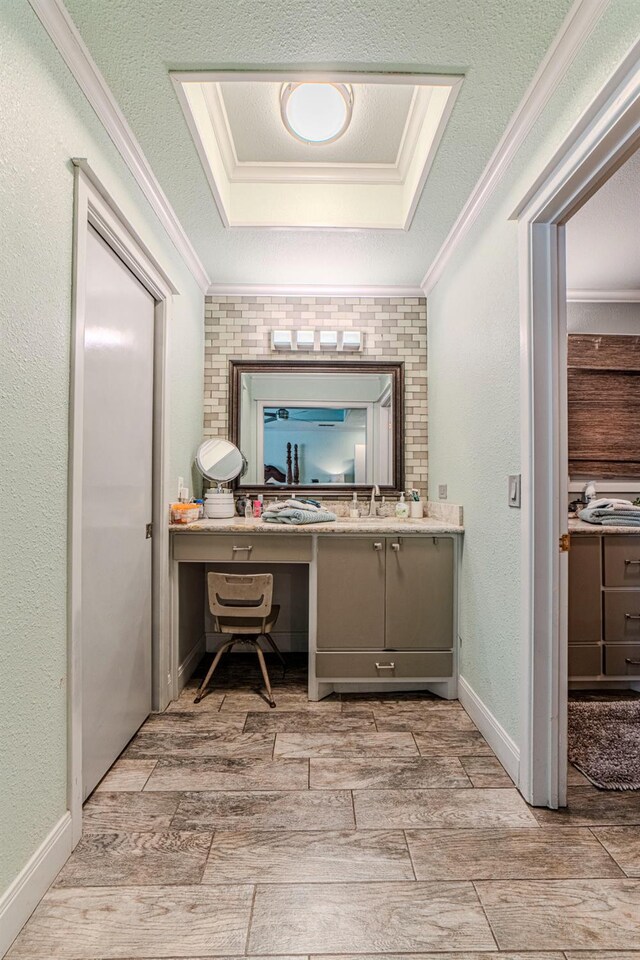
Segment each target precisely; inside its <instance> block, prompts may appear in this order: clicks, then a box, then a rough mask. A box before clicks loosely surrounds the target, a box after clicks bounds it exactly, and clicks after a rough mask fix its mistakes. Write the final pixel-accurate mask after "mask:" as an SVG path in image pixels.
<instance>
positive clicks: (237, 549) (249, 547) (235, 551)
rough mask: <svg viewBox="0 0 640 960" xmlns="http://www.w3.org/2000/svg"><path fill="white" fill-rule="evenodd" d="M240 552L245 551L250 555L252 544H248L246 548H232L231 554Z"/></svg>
mask: <svg viewBox="0 0 640 960" xmlns="http://www.w3.org/2000/svg"><path fill="white" fill-rule="evenodd" d="M240 550H246V551H247V553H251V551H252V550H253V545H252V544H249V546H248V547H233V551H232V552H233V553H237V552H238V551H240Z"/></svg>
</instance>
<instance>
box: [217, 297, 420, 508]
mask: <svg viewBox="0 0 640 960" xmlns="http://www.w3.org/2000/svg"><path fill="white" fill-rule="evenodd" d="M277 327H283V328H285V329H289V330H297V329H300V328H307V327H309V328H312V327H313V328H316V329H317V328H320V327H325V328H327V329H331V330H345V329H355V330H361V331H362V332H363V334H364V349H363V351H362V353H347V354H345V353H341V352H335V353H334V352H327V351H322V353H319V352H316V353H298V352H294V353H288V352H278V353H277V354H275V353H274V352H273V351H272V350H271V331H272V330H273V329H274V328H277ZM314 357H315V358H316V359H320V358H322V359H323V360H329V359H333V360H336V361H338V362H339V361H341V360H351V361H353V360H354V359H355V360H357V359H358V358H360V359H362V360H396V361H397V360H402V361H404V365H405V486H406V487H407V488H409V487H412V486H414V487H417V488H418V489H419V490H420V493H421V496H422V497H423V498H424V499H426V496H427V313H426V301H425V300H424V299H422V298H418V297H404V298H402V297H389V298H387V297H384V298H382V297H376V298H375V299H374V298H369V297H361V298H359V297H275V296H274V297H218V298H215V297H207V298H206V301H205V363H204V368H205V370H204V434H205V436H206V437H218V436H227V435H228V426H227V416H228V410H227V402H228V389H229V382H228V367H229V360H273V359H276V358H279V359H285V358H290V359H296V358H297V359H313V358H314Z"/></svg>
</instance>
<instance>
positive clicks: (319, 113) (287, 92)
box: [280, 83, 353, 143]
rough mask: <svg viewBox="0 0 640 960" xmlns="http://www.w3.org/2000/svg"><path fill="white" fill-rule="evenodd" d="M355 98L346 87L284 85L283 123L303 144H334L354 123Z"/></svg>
mask: <svg viewBox="0 0 640 960" xmlns="http://www.w3.org/2000/svg"><path fill="white" fill-rule="evenodd" d="M352 106H353V94H352V92H351V88H350V87H348V86H347V85H346V84H344V83H285V84H284V85H283V87H282V92H281V95H280V111H281V114H282V121H283V123H284V125H285V127H286V128H287V130H288V131H289V133H290V134H291V135H292V136H293V137H295V138H296V140H300V141H302V143H332V142H333V141H334V140H337V139H338V137H341V136H342V134H343V133H344V132H345V130H346V129H347V127H348V126H349V123H350V122H351V112H352Z"/></svg>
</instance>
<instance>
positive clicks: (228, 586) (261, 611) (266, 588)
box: [194, 573, 285, 707]
mask: <svg viewBox="0 0 640 960" xmlns="http://www.w3.org/2000/svg"><path fill="white" fill-rule="evenodd" d="M207 585H208V589H209V609H210V610H211V613H212V614H213V619H214V624H215V630H216V633H228V634H230V635H231V639H230V640H225V641H223V643H222V644H221V645H220V646H219V647H218V649H217V651H216V654H215V656H214V658H213V663H212V664H211V666H210V667H209V672H208V673H207V675H206V677H205V678H204V680H203V681H202V683H201V685H200V687H199V688H198V692H197V694H196V697H195V700H194V703H200V700H201V699H202V696H203V694H204V692H205V690H206V688H207V686H208V684H209V681H210V680H211V677H212V676H213V674H214V672H215V669H216V667H217V666H218V664H219V663H220V660H221V658H222V655H223V654H224V653H226V651H227V650H231V649H232V648H233V647H234V646H235V645H236V644H237V643H247V644H249V646H251V647H253V649H254V650H255V652H256V653H257V655H258V662H259V663H260V670H261V671H262V678H263V680H264V685H265V689H266V693H267V700H268V703H269V706H270V707H275V705H276V703H275V700H274V699H273V693H272V692H271V683H270V681H269V673H268V671H267V665H266V663H265V660H264V654H263V652H262V649H261V648H260V644H259V642H258V641H259V638H260V637H264V638H265V640H266V641H267V643H268V644H269V645H270V646H271V647H272V649H273V650H274V652H275V653H276V654H277V656H278V657H279V659H280V662H281V663H282V667H283V671H284V668H285V660H284V657H283V656H282V654H281V653H280V651H279V650H278V647H277V645H276V642H275V640H274V639H273V637H272V636H271V630H273V628H274V626H275V623H276V620H277V619H278V614H279V613H280V607H279V606H278V604H273V603H272V602H271V601H272V598H273V574H271V573H254V574H251V575H249V574H247V575H244V574H235V573H209V574H208V576H207Z"/></svg>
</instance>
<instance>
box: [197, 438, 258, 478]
mask: <svg viewBox="0 0 640 960" xmlns="http://www.w3.org/2000/svg"><path fill="white" fill-rule="evenodd" d="M196 465H197V467H198V470H199V471H200V473H201V474H202V476H203V477H204V478H205V480H211V481H213V482H214V483H228V482H229V481H230V480H235V479H236V477H239V476H241V474H242V473H243V472H244V470H245V469H246V466H247V461H246V460H245V458H244V457H243V456H242V453H241V452H240V450H238V448H237V447H236V445H235V444H233V443H231V442H230V441H229V440H223V439H221V438H218V437H214V438H213V439H212V440H205V441H204V443H201V444H200V446H199V447H198V452H197V453H196Z"/></svg>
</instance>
